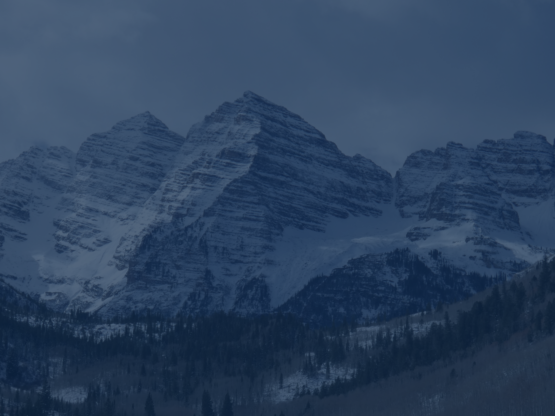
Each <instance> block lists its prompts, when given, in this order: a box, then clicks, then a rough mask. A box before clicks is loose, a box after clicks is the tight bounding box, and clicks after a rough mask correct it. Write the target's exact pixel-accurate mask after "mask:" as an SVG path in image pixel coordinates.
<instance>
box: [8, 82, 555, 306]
mask: <svg viewBox="0 0 555 416" xmlns="http://www.w3.org/2000/svg"><path fill="white" fill-rule="evenodd" d="M0 196H1V197H2V198H0V278H4V279H7V281H9V282H10V284H12V285H13V286H14V287H16V288H17V289H19V290H21V291H24V292H26V293H31V294H33V295H35V296H37V297H40V298H41V299H42V300H43V301H44V302H46V303H47V304H48V305H50V306H51V307H54V308H57V309H59V310H68V309H73V308H78V309H82V310H88V311H101V313H104V314H106V315H113V314H116V313H127V312H129V311H131V310H133V309H142V308H144V307H152V308H155V309H158V310H159V311H161V312H164V313H168V314H174V313H177V312H183V313H188V314H204V313H210V312H212V311H216V310H222V309H223V310H232V311H235V312H237V313H242V314H252V313H261V312H267V311H269V310H272V309H274V308H276V307H278V306H279V305H280V304H283V303H284V302H286V301H287V300H288V299H290V298H291V297H292V296H293V295H294V294H295V293H297V292H298V291H299V290H301V289H302V288H303V287H304V285H305V284H307V283H308V281H309V280H310V279H311V278H313V277H315V276H317V275H326V276H329V275H330V273H331V272H332V270H334V269H337V268H341V267H343V266H345V265H346V264H347V263H348V262H349V261H350V260H352V259H357V258H362V257H361V256H368V255H372V256H371V257H364V258H366V259H367V260H369V261H363V262H360V264H361V268H362V269H364V270H362V269H361V270H359V271H360V273H359V276H360V279H361V280H360V281H361V282H363V283H364V282H366V280H368V279H370V280H371V279H378V280H380V279H381V280H380V281H382V282H381V283H379V284H376V285H374V284H371V285H369V286H368V285H366V283H368V282H366V283H364V284H365V285H366V286H367V287H376V288H378V287H385V286H387V287H390V286H391V287H390V289H391V290H389V289H388V293H403V292H402V290H401V289H402V287H403V285H405V284H406V282H405V278H406V276H405V274H404V272H403V273H401V272H399V273H398V274H397V275H395V276H393V275H386V274H382V275H375V274H372V273H367V271H369V272H370V271H371V270H370V269H368V267H370V263H372V268H373V269H372V270H385V269H387V267H386V268H385V269H384V267H385V266H384V265H383V264H382V263H381V262H383V261H386V262H387V259H386V257H387V256H383V255H382V254H384V253H395V252H396V250H398V249H402V250H405V249H407V250H410V252H411V253H413V254H414V255H415V256H420V257H421V258H422V259H425V258H427V257H426V256H429V255H430V254H429V253H435V254H434V256H436V257H437V256H439V254H437V253H438V252H441V253H442V254H441V256H442V257H441V259H445V262H447V263H449V264H451V265H452V266H453V267H454V268H457V270H465V271H469V272H479V273H483V274H487V275H490V276H491V275H495V274H497V273H500V272H503V273H512V272H515V271H518V270H520V269H522V268H523V267H525V266H526V265H527V264H530V263H532V262H534V261H536V260H537V259H539V258H541V256H542V255H543V253H544V252H545V251H546V250H547V251H550V252H551V251H553V252H555V243H553V239H552V235H555V220H554V218H555V208H554V206H555V154H554V150H553V146H552V145H551V144H549V143H548V142H547V141H546V140H545V138H543V136H539V135H535V134H533V133H529V132H517V133H516V134H515V137H514V138H512V139H503V140H498V141H492V140H488V141H484V142H483V143H481V144H480V145H479V146H477V148H475V149H472V148H465V147H464V146H462V145H461V144H458V143H448V144H447V145H446V146H445V147H443V148H439V149H437V150H435V151H434V152H432V151H426V150H423V151H419V152H416V153H414V154H412V155H410V156H409V157H408V158H407V160H406V162H405V164H404V165H403V167H402V168H401V169H400V170H399V171H398V172H397V174H396V175H395V179H393V178H392V176H391V174H389V173H388V172H387V171H385V170H384V169H382V168H380V167H379V166H377V165H376V164H375V163H374V162H372V161H371V160H369V159H367V158H365V157H363V156H361V155H356V156H354V157H349V156H346V155H344V154H343V153H342V152H341V151H340V150H339V149H338V147H337V146H336V145H335V144H334V143H332V142H330V141H328V140H327V139H326V138H325V136H324V135H323V134H322V133H321V132H320V131H318V130H317V129H316V128H315V127H313V126H312V125H310V124H309V123H307V122H306V121H305V120H303V119H302V118H301V117H300V116H299V115H297V114H295V113H293V112H291V111H289V110H287V109H286V108H285V107H282V106H279V105H277V104H274V103H272V102H270V101H268V100H266V99H265V98H263V97H261V96H259V95H257V94H255V93H252V92H250V91H247V92H245V93H244V94H243V96H242V97H240V98H238V99H237V100H235V101H233V102H228V103H224V104H222V105H221V106H220V107H218V108H217V109H216V110H215V111H214V112H213V113H212V114H210V115H208V116H207V117H205V118H204V120H202V121H201V122H199V123H197V124H195V125H194V126H193V127H192V128H191V129H190V131H189V132H188V134H187V137H186V138H185V137H182V136H180V135H179V134H177V133H174V132H172V131H171V130H169V129H168V128H167V126H166V125H165V124H164V123H162V122H161V121H160V120H158V119H157V118H156V117H154V116H153V115H152V114H150V113H149V112H144V113H141V114H139V115H136V116H134V117H132V118H130V119H127V120H124V121H122V122H119V123H117V124H116V125H115V126H114V127H113V128H112V129H111V130H108V131H106V132H104V133H97V134H93V135H91V136H90V137H89V138H87V140H85V142H84V143H83V144H82V145H81V147H80V148H79V150H78V152H77V154H76V155H74V154H73V153H72V152H70V151H68V150H67V149H66V150H64V149H59V148H58V149H56V148H48V149H46V150H40V149H31V150H30V151H28V152H25V153H23V154H22V155H21V156H20V157H19V158H17V159H14V160H12V161H9V162H5V163H2V164H0ZM434 250H435V251H434ZM411 256H412V254H411ZM438 258H439V257H438ZM384 259H386V260H384ZM370 260H371V261H370ZM422 261H424V260H422ZM441 261H442V262H443V260H441ZM447 263H446V264H447ZM366 269H368V270H366ZM453 270H454V269H453ZM409 275H410V273H409ZM462 275H464V273H463V274H461V276H462ZM388 276H389V277H388ZM341 278H342V277H341ZM338 279H339V277H338ZM336 283H337V284H338V285H342V283H341V282H340V281H338V282H336ZM382 283H383V284H382ZM463 283H464V282H463ZM384 285H385V286H384ZM345 287H350V286H348V285H347V286H345ZM398 289H399V290H398ZM349 290H350V289H349ZM349 290H345V291H343V292H341V293H338V294H337V296H338V297H341V296H347V297H348V296H349ZM353 290H356V288H354V289H353ZM384 293H385V292H384ZM384 296H385V295H384ZM320 299H329V302H332V303H333V302H338V303H337V305H341V304H345V299H342V300H341V302H343V303H341V302H339V300H340V299H334V295H333V294H330V293H323V294H322V296H321V297H320ZM347 301H348V300H347ZM416 304H418V302H416ZM337 305H336V306H337ZM333 309H334V308H331V309H330V310H333ZM336 309H337V308H336Z"/></svg>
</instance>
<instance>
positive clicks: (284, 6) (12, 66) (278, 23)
mask: <svg viewBox="0 0 555 416" xmlns="http://www.w3.org/2000/svg"><path fill="white" fill-rule="evenodd" d="M554 15H555V3H554V2H553V1H547V0H545V1H541V0H535V1H521V0H505V1H501V0H482V1H477V0H469V1H467V2H445V1H438V0H424V1H422V2H414V1H408V0H390V1H385V0H383V1H382V0H377V1H374V2H366V1H360V0H344V1H339V0H323V1H316V0H295V1H293V0H283V1H279V2H278V1H266V0H256V1H255V0H237V1H233V2H228V1H223V0H203V1H190V2H175V1H168V0H157V1H154V0H133V1H128V0H121V1H118V2H113V1H106V0H99V1H95V2H84V1H77V2H76V1H69V0H53V1H49V2H44V1H39V0H17V1H16V0H7V1H4V2H2V3H1V4H0V38H2V39H3V41H2V42H1V43H0V62H1V63H2V65H0V160H5V159H7V158H10V157H15V156H17V154H19V153H20V152H21V151H23V150H25V149H26V148H27V147H29V146H30V145H32V144H35V143H50V144H55V145H66V146H68V147H70V148H72V149H74V150H76V149H77V147H78V145H79V144H80V143H81V142H82V141H83V140H84V139H85V137H86V136H88V135H89V134H91V133H93V132H97V131H103V130H107V129H109V128H110V127H111V126H112V125H113V124H114V123H116V122H117V121H119V120H121V119H125V118H128V117H130V116H132V115H134V114H137V113H141V112H143V111H145V110H149V111H151V112H152V113H153V114H155V115H156V116H157V117H159V118H160V119H161V120H162V121H164V122H165V123H166V124H168V126H169V127H170V128H171V129H173V130H175V131H177V132H178V133H181V134H186V132H187V131H188V129H189V127H190V126H191V125H192V124H193V123H195V122H197V121H199V120H201V119H202V117H203V116H204V115H205V114H207V113H210V112H211V111H213V110H214V109H215V108H216V107H217V106H218V105H219V104H221V103H222V102H223V101H230V100H234V99H235V98H237V97H239V96H240V95H241V94H242V92H243V91H245V90H252V91H255V92H256V93H258V94H260V95H262V96H264V97H266V98H268V99H269V100H271V101H274V102H276V103H278V104H281V105H284V106H286V107H288V108H289V109H290V110H292V111H294V112H297V113H299V114H300V115H301V116H303V117H304V118H305V119H307V121H309V122H310V123H312V124H313V125H314V126H316V127H317V128H318V129H320V130H321V131H322V132H323V133H324V134H326V136H327V137H328V138H329V139H330V140H333V141H335V142H336V143H337V144H338V146H339V147H340V148H341V149H342V150H343V151H344V152H346V153H348V154H354V153H362V154H363V155H365V156H367V157H370V158H371V159H372V160H374V161H375V162H376V163H378V164H380V165H382V166H383V167H385V168H386V169H388V170H390V171H394V170H396V169H397V168H398V167H400V165H401V164H402V163H403V161H404V159H405V158H406V156H407V155H408V154H409V153H411V152H412V151H415V150H418V149H420V148H430V149H434V148H435V147H438V146H442V145H444V144H445V143H446V142H447V141H457V142H461V143H463V144H465V145H467V146H473V145H475V144H476V143H478V142H480V141H482V140H484V139H488V138H490V139H498V138H501V137H509V136H511V135H512V133H513V132H514V131H516V130H532V131H535V132H537V133H541V134H544V135H546V136H547V137H548V138H549V139H552V138H553V136H555V117H553V114H555V108H554V107H555V103H554V101H553V100H552V97H553V96H554V95H555V83H554V82H553V76H552V74H553V73H554V69H555V68H554V67H555V55H554V54H553V53H552V42H553V39H555V26H554V25H553V24H552V22H551V17H552V16H554Z"/></svg>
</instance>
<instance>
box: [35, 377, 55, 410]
mask: <svg viewBox="0 0 555 416" xmlns="http://www.w3.org/2000/svg"><path fill="white" fill-rule="evenodd" d="M37 405H38V406H37V407H38V409H39V414H40V415H44V416H46V415H48V414H49V413H50V407H51V405H52V396H51V394H50V385H49V384H48V381H47V380H44V383H43V385H42V392H41V394H40V396H39V398H38V403H37Z"/></svg>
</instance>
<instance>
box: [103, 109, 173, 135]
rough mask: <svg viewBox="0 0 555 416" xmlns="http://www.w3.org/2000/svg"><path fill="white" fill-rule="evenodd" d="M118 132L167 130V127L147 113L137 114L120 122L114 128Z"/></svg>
mask: <svg viewBox="0 0 555 416" xmlns="http://www.w3.org/2000/svg"><path fill="white" fill-rule="evenodd" d="M114 129H118V130H142V129H157V130H168V126H166V125H165V124H164V123H162V122H161V121H160V120H159V119H158V118H156V117H154V116H153V115H152V114H151V113H150V112H149V111H145V112H144V113H140V114H137V115H136V116H134V117H131V118H128V119H127V120H123V121H120V122H119V123H117V124H116V125H115V126H114Z"/></svg>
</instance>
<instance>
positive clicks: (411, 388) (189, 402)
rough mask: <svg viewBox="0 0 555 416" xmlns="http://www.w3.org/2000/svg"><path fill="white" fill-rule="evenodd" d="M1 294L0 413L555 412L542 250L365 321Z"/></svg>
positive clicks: (553, 327)
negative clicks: (474, 289) (82, 306)
mask: <svg viewBox="0 0 555 416" xmlns="http://www.w3.org/2000/svg"><path fill="white" fill-rule="evenodd" d="M0 296H1V297H2V299H1V300H2V308H0V328H1V333H0V357H1V361H0V378H1V379H2V383H1V397H2V399H1V401H0V414H2V415H10V416H20V415H21V416H22V415H29V416H33V415H68V416H70V415H71V416H73V415H75V416H77V415H83V416H85V415H87V416H93V415H122V416H123V415H148V416H152V415H199V416H200V415H202V416H207V415H225V416H229V415H238V416H240V415H254V414H260V415H270V416H271V415H281V414H283V415H284V416H286V415H302V414H306V415H336V414H337V415H339V414H353V415H355V414H384V415H388V414H414V415H435V414H438V415H443V414H453V415H456V414H491V413H488V412H490V411H491V410H492V409H498V410H499V409H504V410H503V411H504V412H505V413H503V414H508V415H512V414H530V415H532V414H553V413H554V412H555V400H554V399H553V398H552V395H550V394H547V393H546V390H545V389H548V388H549V386H550V385H551V384H550V383H552V382H553V381H555V380H553V374H552V373H553V368H555V361H554V360H555V357H553V356H552V351H553V347H554V346H555V337H553V335H554V332H555V262H554V261H551V262H549V261H547V259H546V260H544V261H543V262H541V263H540V264H538V265H537V267H536V268H535V269H534V270H532V271H530V272H529V273H528V274H526V275H522V276H520V277H516V278H514V279H513V280H511V281H507V282H502V283H499V284H497V285H494V286H493V287H492V288H490V289H487V290H486V291H485V292H482V293H480V294H478V295H475V296H473V297H471V298H469V299H467V300H465V301H462V302H459V303H456V304H452V305H444V304H437V305H434V308H433V310H430V311H427V312H421V313H416V314H412V315H410V316H404V317H396V318H394V319H391V320H388V321H384V322H372V323H370V324H369V325H367V326H363V327H360V326H357V324H356V323H354V322H341V323H337V324H332V325H329V326H325V327H323V326H320V327H318V326H310V325H308V324H306V323H304V322H302V321H300V320H299V319H298V318H296V317H294V316H292V315H288V314H277V313H276V314H270V315H263V316H252V317H244V316H236V315H233V314H229V313H216V314H213V315H210V316H203V317H193V316H177V317H175V318H172V319H168V318H165V317H163V316H160V315H157V314H154V313H153V312H151V311H149V310H145V311H144V312H143V313H134V314H132V315H130V316H126V317H114V318H113V319H111V320H107V321H106V320H101V319H99V318H98V317H96V316H93V315H89V314H86V313H82V312H79V311H74V312H72V313H71V314H68V315H65V314H58V313H55V312H52V311H50V310H48V309H46V308H45V307H43V306H42V305H40V304H38V303H36V302H35V301H34V300H32V299H31V298H28V297H27V296H25V295H22V294H20V293H17V292H15V291H14V290H13V289H11V288H9V286H7V285H5V284H3V285H2V287H1V290H0ZM542 389H544V390H542ZM399 397H403V400H399ZM523 409H527V411H526V412H525V413H518V412H519V411H521V410H523ZM347 410H348V412H349V413H342V412H343V411H347ZM457 412H459V413H457ZM465 412H467V413H465ZM468 412H470V413H468Z"/></svg>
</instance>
